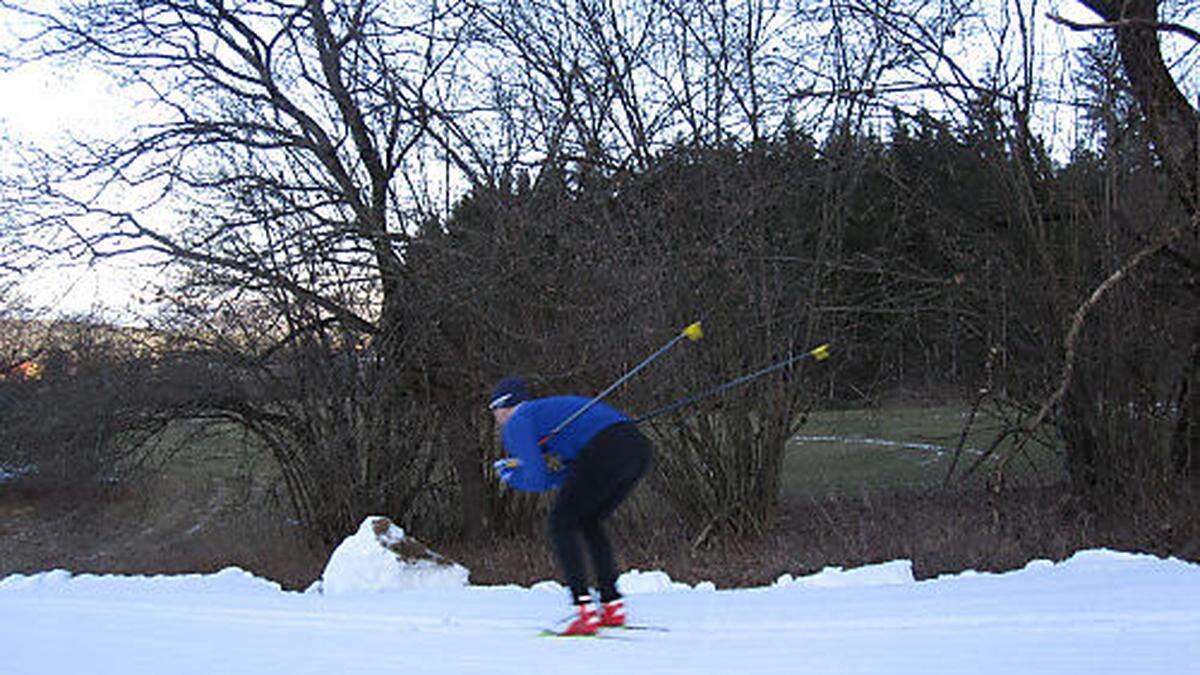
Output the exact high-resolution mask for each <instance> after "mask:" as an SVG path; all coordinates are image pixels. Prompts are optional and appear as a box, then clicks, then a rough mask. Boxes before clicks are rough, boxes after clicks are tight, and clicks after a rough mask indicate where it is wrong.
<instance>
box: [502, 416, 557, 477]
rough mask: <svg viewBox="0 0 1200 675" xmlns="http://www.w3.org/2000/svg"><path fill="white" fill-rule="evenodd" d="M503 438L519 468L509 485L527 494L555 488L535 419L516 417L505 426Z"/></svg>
mask: <svg viewBox="0 0 1200 675" xmlns="http://www.w3.org/2000/svg"><path fill="white" fill-rule="evenodd" d="M503 436H504V446H505V447H506V448H508V454H510V455H512V456H513V458H515V459H516V460H517V468H516V470H515V472H514V474H513V477H512V480H510V481H509V482H508V484H509V485H511V486H512V487H513V488H515V489H517V490H524V491H525V492H545V491H546V490H549V489H550V488H551V487H553V483H552V482H551V481H550V475H549V474H548V473H547V471H546V461H545V459H544V458H543V457H542V448H541V446H540V445H538V437H537V431H536V430H535V429H534V426H533V419H532V418H531V417H528V416H526V415H514V416H513V417H512V419H510V420H509V421H508V423H507V424H505V425H504V434H503Z"/></svg>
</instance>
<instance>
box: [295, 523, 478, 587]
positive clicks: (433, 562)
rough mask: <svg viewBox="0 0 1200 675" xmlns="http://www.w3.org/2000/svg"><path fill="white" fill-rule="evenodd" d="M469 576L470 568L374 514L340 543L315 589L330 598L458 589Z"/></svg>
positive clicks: (464, 583) (465, 583) (465, 582)
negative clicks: (392, 592)
mask: <svg viewBox="0 0 1200 675" xmlns="http://www.w3.org/2000/svg"><path fill="white" fill-rule="evenodd" d="M469 576H470V572H469V571H468V570H467V569H466V568H465V567H463V566H461V565H459V564H457V563H455V562H453V561H450V560H447V559H445V558H443V557H442V556H440V555H438V554H437V553H435V552H433V551H431V550H429V548H427V547H426V546H425V545H424V544H422V543H420V542H419V541H417V540H416V539H413V538H412V537H409V536H407V535H406V534H405V533H404V530H403V529H401V528H399V527H397V526H396V525H394V524H393V523H392V521H390V520H388V519H387V518H384V517H382V516H372V517H369V518H367V519H365V520H363V522H362V525H360V526H359V528H358V532H356V533H354V534H353V535H352V536H350V537H349V538H347V539H346V540H345V541H343V542H342V543H341V544H340V545H338V547H337V549H335V550H334V552H333V555H331V556H330V557H329V562H328V563H327V564H326V566H325V572H324V573H323V574H322V575H321V580H320V581H319V582H317V584H316V585H315V587H314V588H315V589H316V590H319V591H320V592H322V593H327V594H341V593H357V592H371V591H393V590H402V589H414V588H458V587H462V586H466V585H467V579H468V577H469ZM310 590H313V589H310Z"/></svg>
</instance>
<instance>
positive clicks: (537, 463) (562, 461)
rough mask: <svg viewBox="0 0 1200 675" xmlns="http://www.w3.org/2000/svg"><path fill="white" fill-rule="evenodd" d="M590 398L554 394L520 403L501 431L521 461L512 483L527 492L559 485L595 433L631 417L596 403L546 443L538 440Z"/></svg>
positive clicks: (505, 444) (543, 490) (514, 455)
mask: <svg viewBox="0 0 1200 675" xmlns="http://www.w3.org/2000/svg"><path fill="white" fill-rule="evenodd" d="M590 400H591V399H587V398H584V397H582V396H551V397H549V398H538V399H533V400H531V401H525V402H523V403H521V404H520V405H518V406H517V408H516V410H514V411H513V414H512V417H510V418H508V422H506V423H505V425H504V431H503V433H502V434H501V439H502V440H503V441H504V447H505V448H506V449H507V450H508V454H509V455H510V456H512V457H514V458H516V459H517V461H518V464H517V468H516V473H515V474H514V475H513V478H512V480H511V481H509V485H511V486H512V487H514V488H516V489H518V490H524V491H526V492H545V491H546V490H549V489H550V488H553V487H558V486H559V485H560V484H561V483H562V482H563V481H564V480H565V479H566V477H567V465H569V464H570V463H571V462H572V461H574V460H575V458H576V457H578V456H579V453H580V451H582V450H583V448H584V446H586V445H587V444H588V442H590V441H591V440H592V439H593V438H595V437H596V434H598V433H600V432H601V431H604V430H605V429H607V428H609V427H611V426H612V425H614V424H619V423H621V422H628V421H629V418H628V417H626V416H625V415H623V414H622V413H621V412H620V411H619V410H617V409H616V408H613V407H612V406H610V405H606V404H604V403H597V404H595V405H593V406H592V407H591V408H588V409H587V412H585V413H583V414H582V415H580V416H579V417H578V418H576V419H575V420H572V422H571V423H570V424H568V425H567V426H566V427H564V428H563V430H562V431H560V432H558V433H557V434H555V435H554V436H553V437H551V438H550V440H549V441H547V442H546V444H545V445H540V444H539V443H538V442H539V441H541V440H542V439H543V438H545V437H546V435H547V434H549V433H550V432H551V431H553V430H554V428H555V427H557V426H558V425H559V424H561V423H562V421H563V420H565V419H567V418H568V417H570V416H571V415H573V414H575V411H577V410H579V409H580V408H582V407H583V406H584V405H586V404H587V402H588V401H590Z"/></svg>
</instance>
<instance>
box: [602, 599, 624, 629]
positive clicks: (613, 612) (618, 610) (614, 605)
mask: <svg viewBox="0 0 1200 675" xmlns="http://www.w3.org/2000/svg"><path fill="white" fill-rule="evenodd" d="M600 625H601V626H603V627H605V628H621V627H622V626H624V625H625V601H624V600H620V599H617V600H609V601H608V602H606V603H604V607H603V608H602V609H601V610H600Z"/></svg>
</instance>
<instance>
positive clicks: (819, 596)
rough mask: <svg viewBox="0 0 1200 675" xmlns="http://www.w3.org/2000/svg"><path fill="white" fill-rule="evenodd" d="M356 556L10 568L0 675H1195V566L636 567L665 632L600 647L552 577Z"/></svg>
mask: <svg viewBox="0 0 1200 675" xmlns="http://www.w3.org/2000/svg"><path fill="white" fill-rule="evenodd" d="M348 541H349V540H348ZM344 546H345V545H344ZM360 548H362V547H360ZM364 550H365V549H364ZM348 555H349V554H348V553H346V552H343V553H342V560H341V561H340V563H339V564H338V565H336V566H335V565H332V564H331V566H330V569H327V572H326V575H325V580H324V583H325V586H326V587H327V590H326V591H325V592H323V593H321V592H318V591H317V589H316V588H315V587H314V588H313V589H310V591H309V592H307V593H292V592H283V591H281V590H280V589H279V587H278V586H277V585H276V584H274V583H272V582H269V581H266V580H263V579H259V578H255V577H253V576H252V575H250V574H249V573H247V572H244V571H242V570H238V569H234V568H230V569H226V570H224V571H222V572H219V573H217V574H211V575H189V576H174V577H119V576H89V575H81V576H72V575H70V574H69V573H67V572H65V571H61V570H59V571H52V572H46V573H42V574H36V575H31V576H23V575H14V576H10V577H7V578H5V579H3V580H0V673H3V674H4V675H30V674H38V675H43V674H54V673H71V674H85V673H86V674H89V675H92V674H101V673H113V674H121V675H129V674H134V673H153V674H185V673H198V674H199V673H203V674H205V675H219V674H224V673H254V674H255V675H265V674H268V673H285V674H287V675H300V674H303V673H320V674H322V675H336V674H340V673H389V674H405V675H408V674H411V673H452V674H458V673H489V674H502V673H521V674H522V675H530V674H533V673H605V674H611V673H739V674H743V675H746V674H751V673H914V674H917V673H919V674H922V675H928V674H930V673H954V674H955V675H986V674H989V673H997V674H1003V675H1018V674H1019V675H1027V674H1028V673H1088V674H1089V675H1091V674H1095V673H1127V674H1134V673H1137V674H1141V673H1197V672H1200V566H1198V565H1194V564H1189V563H1184V562H1181V561H1178V560H1174V559H1168V560H1160V559H1156V558H1153V557H1150V556H1145V555H1134V554H1126V553H1116V552H1111V551H1089V552H1084V553H1079V554H1077V555H1075V556H1074V557H1072V558H1071V559H1069V560H1066V561H1064V562H1061V563H1058V564H1052V563H1050V562H1034V563H1031V564H1030V565H1028V566H1027V567H1026V568H1025V569H1023V570H1020V571H1016V572H1011V573H1006V574H997V575H992V574H977V573H964V574H959V575H954V576H948V577H943V578H939V579H936V580H930V581H922V582H916V581H914V580H913V577H912V572H911V565H910V564H908V563H907V562H905V561H897V562H892V563H889V564H886V565H878V566H873V567H866V568H860V569H855V570H848V571H841V570H833V569H831V570H826V571H824V572H822V573H820V574H817V575H813V576H811V577H804V578H797V579H792V578H790V577H786V576H785V577H783V578H781V579H780V580H779V581H778V582H776V583H775V584H774V585H772V586H771V587H766V588H757V589H749V590H717V589H715V588H713V587H712V585H711V584H700V585H698V586H696V587H689V586H686V585H684V584H680V583H677V582H673V581H671V580H670V579H669V578H667V576H666V575H665V574H662V573H661V572H649V573H646V572H631V573H629V574H626V575H625V576H623V577H622V579H621V586H622V589H623V590H624V591H625V593H626V594H627V596H628V601H629V605H630V612H631V615H632V619H633V621H634V622H635V623H639V624H648V625H652V626H657V627H662V628H666V629H668V630H667V631H666V632H662V631H622V632H618V633H613V635H614V636H615V637H614V638H613V639H599V640H592V639H559V638H543V637H539V636H538V631H539V629H541V628H543V627H545V626H548V625H552V624H553V623H554V622H555V621H556V620H557V619H559V618H561V617H563V616H564V615H565V613H566V611H567V609H568V608H567V606H566V594H565V592H564V591H563V590H562V588H561V587H560V586H558V584H556V583H553V582H543V583H541V584H538V585H536V586H535V587H534V588H520V587H515V586H506V587H479V586H467V585H465V584H464V583H462V582H461V581H460V582H453V579H456V578H461V577H460V576H459V575H461V568H458V570H455V569H453V568H450V569H449V570H448V571H447V575H449V576H442V577H440V578H439V577H438V576H437V575H436V574H431V572H430V570H429V569H428V568H427V567H420V566H417V567H409V568H405V569H408V570H409V572H411V573H412V574H413V575H415V576H413V578H412V579H410V580H409V583H406V584H399V585H397V584H388V583H385V584H380V583H378V579H377V578H376V579H373V580H368V581H367V582H365V583H364V582H363V580H364V578H366V577H370V576H371V575H370V574H367V575H366V576H364V570H365V568H366V565H363V564H354V563H353V562H352V561H348V560H347V556H348ZM363 556H364V557H365V556H368V553H366V552H364V553H363ZM364 559H365V558H364ZM409 572H404V571H401V572H399V573H400V574H408V573H409ZM414 579H415V581H414ZM447 579H450V580H451V581H450V582H448V581H447ZM335 588H336V589H338V590H336V591H333V590H331V589H335Z"/></svg>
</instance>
